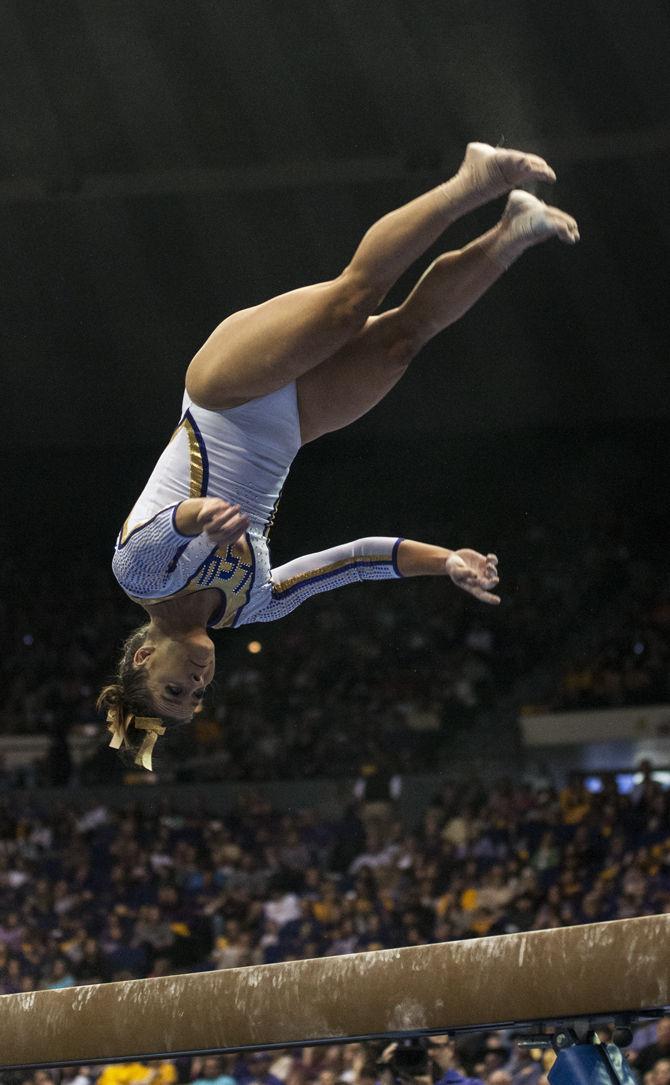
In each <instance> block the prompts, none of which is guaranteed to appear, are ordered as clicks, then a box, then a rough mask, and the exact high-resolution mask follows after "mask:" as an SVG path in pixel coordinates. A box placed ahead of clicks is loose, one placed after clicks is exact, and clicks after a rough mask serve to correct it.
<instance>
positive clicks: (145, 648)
mask: <svg viewBox="0 0 670 1085" xmlns="http://www.w3.org/2000/svg"><path fill="white" fill-rule="evenodd" d="M155 651H156V648H155V646H154V645H153V644H143V645H141V647H140V648H138V649H137V650H136V652H135V654H134V655H133V663H134V664H135V666H136V667H142V666H144V664H145V663H146V661H147V660H148V659H149V657H150V656H152V655H153V654H154V652H155Z"/></svg>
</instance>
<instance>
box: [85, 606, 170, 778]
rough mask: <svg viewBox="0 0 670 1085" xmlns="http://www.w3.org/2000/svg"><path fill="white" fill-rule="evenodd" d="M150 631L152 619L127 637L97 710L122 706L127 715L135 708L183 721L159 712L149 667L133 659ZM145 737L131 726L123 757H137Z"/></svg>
mask: <svg viewBox="0 0 670 1085" xmlns="http://www.w3.org/2000/svg"><path fill="white" fill-rule="evenodd" d="M148 631H149V622H146V623H145V624H144V625H140V626H138V628H137V629H134V630H133V631H132V633H131V634H130V635H129V636H128V637H126V639H125V641H124V642H123V646H122V648H121V657H120V659H119V662H118V666H117V671H116V675H115V676H114V681H113V682H110V683H109V684H108V685H106V686H103V687H102V689H101V690H100V693H99V694H98V699H97V701H96V708H97V710H98V712H104V713H105V715H106V714H107V712H108V711H109V709H110V708H119V709H120V710H121V712H122V713H123V714H124V715H125V714H127V713H130V712H132V714H133V715H134V716H152V717H154V718H156V719H160V722H161V723H162V724H164V725H167V726H170V725H174V724H183V723H184V722H185V721H184V720H182V719H176V718H173V717H171V716H160V717H159V716H158V715H157V713H156V710H155V708H154V705H153V701H152V698H151V694H150V693H149V690H148V688H147V672H146V669H145V668H144V667H136V666H135V664H134V662H133V659H134V656H135V652H136V651H137V649H138V648H141V647H142V645H143V644H144V642H145V640H146V638H147V632H148ZM144 737H145V735H144V733H142V732H138V731H136V730H135V728H134V727H133V728H131V729H130V733H129V734H128V735H126V737H125V738H124V741H123V746H122V747H121V750H120V751H119V753H120V754H121V755H122V757H123V759H124V761H128V762H131V761H132V760H133V759H134V757H135V754H136V753H137V752H138V750H139V748H140V746H141V744H142V742H143V740H144Z"/></svg>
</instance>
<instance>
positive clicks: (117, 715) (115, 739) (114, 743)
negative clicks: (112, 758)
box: [107, 705, 133, 750]
mask: <svg viewBox="0 0 670 1085" xmlns="http://www.w3.org/2000/svg"><path fill="white" fill-rule="evenodd" d="M132 722H133V714H132V712H124V711H123V710H122V708H121V706H120V705H112V707H111V708H109V709H108V711H107V724H108V727H107V730H108V731H109V732H110V733H111V736H112V740H111V742H110V744H109V745H110V746H111V748H112V749H113V750H120V749H121V747H122V745H123V743H124V742H125V739H126V734H127V731H128V728H129V727H130V725H131V723H132Z"/></svg>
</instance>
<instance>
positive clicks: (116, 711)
mask: <svg viewBox="0 0 670 1085" xmlns="http://www.w3.org/2000/svg"><path fill="white" fill-rule="evenodd" d="M107 723H108V727H107V730H108V731H109V732H110V733H111V736H112V738H111V741H110V743H109V745H110V747H111V748H112V749H113V750H120V749H121V746H122V745H123V744H124V742H126V740H127V737H128V728H129V727H130V726H131V724H132V725H134V727H135V729H136V730H137V731H146V732H147V734H146V735H145V737H144V739H143V741H142V745H141V746H140V748H139V750H138V752H137V755H136V757H135V764H136V765H139V766H140V767H141V768H143V769H147V770H148V771H149V772H153V765H152V761H151V755H152V753H153V748H154V746H155V745H156V739H157V738H158V736H159V735H164V734H165V728H164V727H162V726H161V722H160V720H159V719H156V718H155V717H152V716H135V715H134V714H133V713H132V712H123V710H122V709H121V706H120V705H113V706H112V707H111V708H110V709H109V711H108V712H107Z"/></svg>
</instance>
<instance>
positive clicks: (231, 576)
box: [194, 536, 255, 626]
mask: <svg viewBox="0 0 670 1085" xmlns="http://www.w3.org/2000/svg"><path fill="white" fill-rule="evenodd" d="M254 566H255V563H254V554H253V550H252V549H251V546H250V545H249V541H248V539H247V538H246V536H245V537H244V538H243V539H240V540H239V541H238V542H236V543H233V544H231V545H228V546H226V547H223V546H222V547H219V549H217V550H215V551H214V553H213V554H210V556H209V557H208V558H207V561H206V562H205V563H204V564H203V565H202V567H201V569H200V572H199V573H198V576H197V578H196V580H195V582H194V587H196V585H197V587H196V590H197V589H199V588H218V589H219V591H221V592H223V594H224V596H225V599H226V607H225V611H224V613H223V615H222V617H221V618H220V619H219V620H218V621H217V623H216V624H217V626H222V625H231V624H232V623H233V621H234V619H235V616H236V614H237V613H238V611H239V610H241V609H242V607H243V606H244V605H245V604H246V603H247V601H248V599H249V595H250V593H251V588H252V586H253V583H254Z"/></svg>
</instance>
